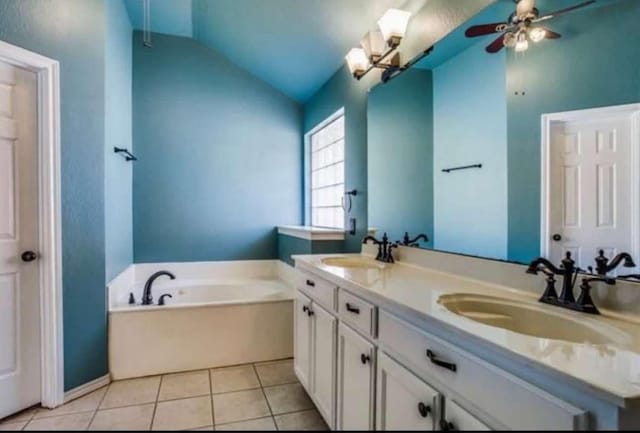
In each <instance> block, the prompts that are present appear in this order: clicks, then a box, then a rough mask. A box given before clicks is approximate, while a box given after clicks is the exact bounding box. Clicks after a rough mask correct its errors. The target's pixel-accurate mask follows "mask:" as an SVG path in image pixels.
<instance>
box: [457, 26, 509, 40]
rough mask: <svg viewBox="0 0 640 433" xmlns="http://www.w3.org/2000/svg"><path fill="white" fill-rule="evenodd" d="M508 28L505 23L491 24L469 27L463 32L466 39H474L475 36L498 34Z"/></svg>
mask: <svg viewBox="0 0 640 433" xmlns="http://www.w3.org/2000/svg"><path fill="white" fill-rule="evenodd" d="M508 27H509V25H508V24H506V23H493V24H480V25H477V26H471V27H469V28H468V29H467V31H466V32H464V34H465V36H466V37H468V38H475V37H477V36H485V35H490V34H492V33H500V32H503V31H505V30H506V29H507V28H508Z"/></svg>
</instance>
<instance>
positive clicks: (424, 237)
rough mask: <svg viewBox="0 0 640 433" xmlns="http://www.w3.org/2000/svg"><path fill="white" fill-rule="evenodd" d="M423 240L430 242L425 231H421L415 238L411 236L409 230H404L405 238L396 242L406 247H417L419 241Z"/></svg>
mask: <svg viewBox="0 0 640 433" xmlns="http://www.w3.org/2000/svg"><path fill="white" fill-rule="evenodd" d="M420 240H423V241H425V242H429V237H428V236H427V235H425V234H423V233H420V234H419V235H418V236H416V237H415V238H413V239H411V238H410V237H409V232H404V238H403V239H402V240H401V241H398V242H396V243H397V244H399V245H402V246H405V247H417V246H418V241H420Z"/></svg>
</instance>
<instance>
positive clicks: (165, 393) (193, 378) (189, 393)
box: [158, 370, 211, 401]
mask: <svg viewBox="0 0 640 433" xmlns="http://www.w3.org/2000/svg"><path fill="white" fill-rule="evenodd" d="M209 394H211V387H210V386H209V371H208V370H201V371H193V372H188V373H175V374H167V375H164V376H163V377H162V384H161V385H160V394H159V396H158V401H163V400H175V399H178V398H187V397H199V396H203V395H209Z"/></svg>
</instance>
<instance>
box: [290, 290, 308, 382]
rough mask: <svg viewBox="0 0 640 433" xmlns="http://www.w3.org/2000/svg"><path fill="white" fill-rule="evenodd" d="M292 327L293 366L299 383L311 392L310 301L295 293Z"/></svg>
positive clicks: (298, 292)
mask: <svg viewBox="0 0 640 433" xmlns="http://www.w3.org/2000/svg"><path fill="white" fill-rule="evenodd" d="M294 308H295V322H294V324H295V327H294V335H295V341H294V366H295V371H296V376H298V379H299V380H300V383H302V385H303V386H304V387H305V388H306V389H307V391H309V392H311V388H310V385H311V383H310V382H309V373H310V372H311V328H312V327H311V316H310V314H309V311H310V309H311V299H309V298H307V297H306V296H305V295H303V294H302V293H301V292H300V291H296V300H295V307H294Z"/></svg>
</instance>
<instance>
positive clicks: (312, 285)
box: [307, 280, 316, 287]
mask: <svg viewBox="0 0 640 433" xmlns="http://www.w3.org/2000/svg"><path fill="white" fill-rule="evenodd" d="M307 286H309V287H315V286H316V283H315V282H313V281H312V280H307Z"/></svg>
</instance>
